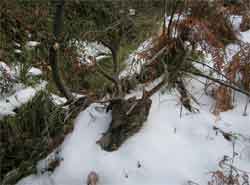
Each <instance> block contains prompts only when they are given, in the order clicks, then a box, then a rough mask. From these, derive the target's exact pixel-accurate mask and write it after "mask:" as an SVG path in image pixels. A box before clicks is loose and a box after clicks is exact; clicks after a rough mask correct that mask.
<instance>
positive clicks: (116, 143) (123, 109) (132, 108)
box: [97, 97, 152, 151]
mask: <svg viewBox="0 0 250 185" xmlns="http://www.w3.org/2000/svg"><path fill="white" fill-rule="evenodd" d="M151 104H152V101H151V99H149V98H148V97H147V98H142V99H139V100H136V98H135V97H133V98H130V99H128V100H125V99H118V100H113V101H112V102H111V103H110V106H109V107H110V108H111V109H112V121H111V123H110V127H109V128H108V130H107V131H106V132H105V133H104V134H103V136H102V137H101V139H100V140H98V141H97V143H98V144H99V145H100V146H101V148H102V149H103V150H105V151H115V150H117V149H118V148H119V147H120V146H121V145H122V144H123V143H124V142H125V141H126V140H127V139H128V138H129V137H131V136H133V135H134V134H135V133H137V132H138V131H139V130H140V129H141V127H142V126H143V123H144V122H145V121H146V120H147V117H148V114H149V110H150V107H151Z"/></svg>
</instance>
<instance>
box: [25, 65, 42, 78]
mask: <svg viewBox="0 0 250 185" xmlns="http://www.w3.org/2000/svg"><path fill="white" fill-rule="evenodd" d="M28 75H30V76H41V75H42V71H41V70H40V69H38V68H36V67H31V68H30V70H29V71H28Z"/></svg>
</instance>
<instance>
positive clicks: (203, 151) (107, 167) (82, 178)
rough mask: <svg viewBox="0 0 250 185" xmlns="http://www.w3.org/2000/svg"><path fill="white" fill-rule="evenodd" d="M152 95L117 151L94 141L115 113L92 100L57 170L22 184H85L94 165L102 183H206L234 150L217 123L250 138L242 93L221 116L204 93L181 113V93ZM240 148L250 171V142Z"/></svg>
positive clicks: (240, 163) (196, 88)
mask: <svg viewBox="0 0 250 185" xmlns="http://www.w3.org/2000/svg"><path fill="white" fill-rule="evenodd" d="M191 84H193V87H192V86H190V88H191V89H193V91H194V93H195V92H196V94H195V95H196V97H199V96H200V95H201V93H202V90H201V89H199V88H201V86H199V84H198V83H197V82H195V81H193V82H192V83H191ZM152 100H153V105H152V108H151V111H150V115H149V117H148V121H147V122H145V123H144V126H143V128H142V130H141V131H140V132H139V133H137V134H136V135H134V136H133V137H131V138H129V139H128V140H127V141H126V142H125V143H124V144H123V145H122V146H121V147H120V148H119V150H118V151H115V152H105V151H103V150H102V149H101V148H100V147H99V146H98V145H97V144H96V141H97V140H98V139H99V138H100V137H101V135H102V133H103V132H105V131H106V129H107V128H108V126H109V123H110V120H111V115H110V113H105V111H102V110H101V109H96V108H97V107H100V105H98V104H93V105H91V106H90V107H89V108H88V109H87V110H85V111H84V112H82V113H81V114H80V115H79V116H78V118H77V119H76V122H75V129H74V131H73V133H72V134H71V135H69V136H68V137H67V138H66V140H65V141H64V143H63V145H62V151H61V154H60V155H61V157H62V158H63V159H64V160H63V161H62V162H61V164H60V166H59V167H58V168H57V169H56V170H55V171H54V173H53V174H51V175H48V174H43V175H32V176H29V177H27V178H25V179H23V180H21V181H20V182H19V183H18V185H25V184H27V185H28V184H29V185H30V184H34V185H35V184H43V185H46V184H48V185H49V184H51V185H52V184H54V185H66V184H71V185H83V184H85V183H86V178H87V175H88V173H89V172H90V171H96V172H97V173H98V174H99V178H100V182H99V184H119V185H122V184H128V185H135V184H136V185H139V184H148V185H158V184H159V185H163V184H171V185H182V184H187V181H189V180H192V181H195V182H197V183H199V184H207V181H208V179H209V177H210V176H209V174H208V173H209V172H211V171H215V170H217V169H218V163H219V161H220V160H222V159H223V156H224V155H227V156H232V153H233V145H232V143H231V142H229V141H227V140H226V139H225V138H224V137H223V136H222V135H221V134H220V133H216V131H215V130H214V129H213V126H216V127H219V128H221V129H223V130H224V131H227V132H233V133H235V134H243V135H244V136H245V137H248V138H250V116H249V114H250V111H248V116H242V112H243V108H244V106H243V104H242V102H241V101H243V100H244V97H242V95H239V96H238V97H237V105H236V107H235V108H234V109H233V110H231V111H228V112H225V113H222V114H221V116H220V118H218V117H215V116H214V115H213V114H211V113H210V108H211V107H212V105H213V100H212V99H211V98H210V97H208V96H205V95H202V96H201V97H200V99H199V101H200V103H201V106H200V107H199V109H200V112H199V113H194V114H193V113H192V114H191V113H188V112H186V111H185V110H184V109H183V113H182V116H181V117H180V103H179V100H178V95H177V94H175V93H171V94H168V93H167V94H161V93H157V94H155V95H154V96H153V97H152ZM236 152H237V153H239V155H238V156H237V157H236V159H235V163H234V164H235V165H236V166H237V167H238V168H240V169H242V170H245V171H250V142H249V141H247V140H237V141H236Z"/></svg>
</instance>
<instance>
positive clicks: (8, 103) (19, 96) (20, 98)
mask: <svg viewBox="0 0 250 185" xmlns="http://www.w3.org/2000/svg"><path fill="white" fill-rule="evenodd" d="M46 84H47V83H46V82H42V83H41V84H39V85H36V86H35V87H26V88H23V89H19V90H17V91H16V92H15V93H14V94H13V95H11V96H8V97H2V98H1V97H0V119H1V118H3V117H4V116H7V115H15V112H14V110H15V109H16V108H19V107H20V106H22V105H23V104H25V103H27V102H28V101H29V100H31V99H32V98H33V97H34V96H35V94H36V92H38V91H40V90H42V89H44V88H45V86H46Z"/></svg>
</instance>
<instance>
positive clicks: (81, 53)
mask: <svg viewBox="0 0 250 185" xmlns="http://www.w3.org/2000/svg"><path fill="white" fill-rule="evenodd" d="M70 45H73V46H76V48H77V53H78V60H79V62H80V64H92V63H93V61H92V60H91V58H96V61H100V60H101V59H103V58H106V57H109V56H110V51H109V49H108V48H107V47H105V46H104V45H102V44H100V43H98V42H87V41H81V40H72V41H71V42H70Z"/></svg>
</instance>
